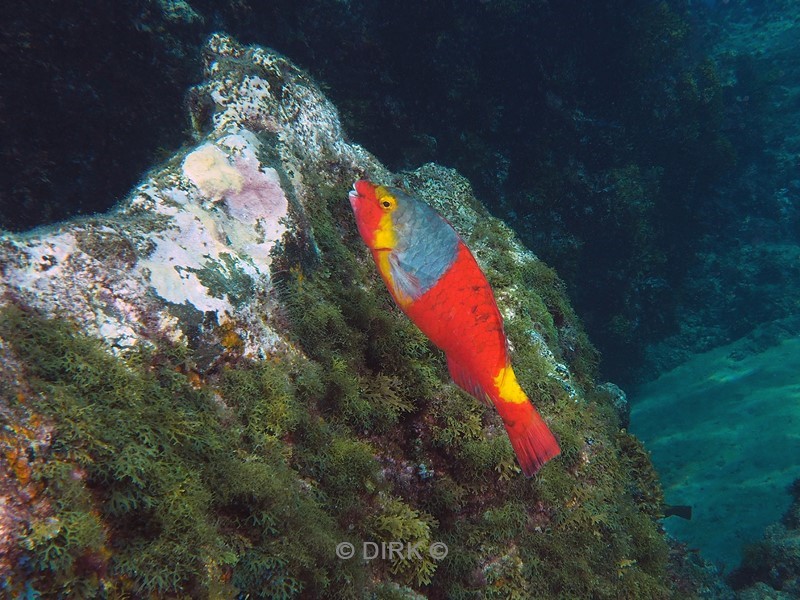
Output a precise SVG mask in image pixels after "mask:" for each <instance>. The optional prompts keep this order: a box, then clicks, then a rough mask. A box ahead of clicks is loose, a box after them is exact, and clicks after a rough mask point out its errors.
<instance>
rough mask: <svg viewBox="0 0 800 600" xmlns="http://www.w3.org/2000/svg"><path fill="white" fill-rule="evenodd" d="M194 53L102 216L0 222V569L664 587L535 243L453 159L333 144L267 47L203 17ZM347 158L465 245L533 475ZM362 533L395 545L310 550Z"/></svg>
mask: <svg viewBox="0 0 800 600" xmlns="http://www.w3.org/2000/svg"><path fill="white" fill-rule="evenodd" d="M205 61H206V75H207V81H206V82H205V83H203V84H201V85H199V86H197V87H196V88H194V89H193V90H191V92H190V94H189V99H188V102H189V106H190V111H191V115H190V116H191V118H192V123H193V125H194V127H195V130H196V133H197V143H196V144H195V145H194V146H193V147H191V148H187V149H185V150H183V151H181V152H179V153H178V154H176V155H175V156H173V157H172V158H170V159H169V160H167V161H166V162H165V163H164V164H162V165H160V166H158V167H156V168H154V169H153V170H152V171H151V172H149V173H148V174H147V176H146V177H145V179H144V181H143V182H142V183H141V184H140V185H139V186H137V187H136V188H135V189H134V190H133V191H132V192H131V194H130V195H129V196H128V197H127V198H126V199H124V200H123V201H122V202H121V203H120V204H119V205H118V206H117V208H116V209H115V210H113V211H111V212H109V213H107V214H104V215H98V216H95V217H93V218H89V219H78V220H73V221H70V222H66V223H62V224H59V225H56V226H53V227H48V228H43V229H39V230H35V231H33V232H30V233H26V234H18V235H15V234H4V235H3V236H2V239H0V265H2V273H3V278H2V283H1V284H0V285H2V304H3V306H2V307H0V344H2V345H1V346H0V351H2V352H3V356H2V357H0V358H2V369H0V392H2V395H3V398H4V403H2V404H0V418H2V420H3V432H2V437H1V438H0V450H2V454H0V462H1V463H2V466H3V468H2V469H0V500H2V503H0V534H2V536H0V537H2V541H1V542H0V549H2V550H3V552H4V557H6V558H3V559H2V560H4V561H5V562H0V590H3V591H7V590H10V593H11V594H12V595H14V596H19V595H22V594H28V595H36V594H41V595H42V596H48V597H49V596H58V595H62V596H65V595H66V596H72V595H81V596H84V597H94V596H98V595H108V596H132V597H149V596H152V597H165V596H182V595H186V594H190V595H192V596H193V597H213V598H216V597H220V598H235V597H244V596H251V597H284V598H293V597H300V596H303V597H334V596H336V597H363V596H365V595H370V594H372V595H373V596H374V597H376V598H390V597H391V598H397V597H406V598H413V597H419V595H420V594H424V595H427V594H430V595H431V596H433V597H444V596H461V597H487V598H488V597H497V598H501V597H504V598H507V597H531V596H539V597H576V598H577V597H594V598H608V599H611V598H643V597H646V598H666V597H668V596H669V595H670V593H671V592H670V590H671V589H672V587H671V583H670V581H669V579H668V576H667V570H666V564H667V554H668V552H667V546H666V543H665V541H664V538H663V535H662V533H661V531H660V529H659V527H658V524H657V519H658V518H659V517H660V516H661V507H662V505H663V497H662V494H661V488H660V485H659V482H658V478H657V475H656V474H655V472H654V471H653V468H652V465H651V463H650V459H649V456H648V453H647V452H646V451H645V449H644V448H643V446H642V445H641V443H640V442H639V441H638V440H636V438H634V437H633V436H631V435H630V434H628V433H627V432H625V431H623V430H621V429H620V427H619V419H618V417H617V414H616V412H615V411H616V410H617V409H616V408H615V407H614V405H613V402H612V396H613V395H614V394H612V393H609V391H608V390H602V389H599V388H598V387H597V385H596V383H595V380H594V378H595V375H596V374H595V366H596V362H597V354H596V352H595V350H594V349H593V347H592V346H591V344H590V343H589V341H588V339H587V338H586V335H585V333H583V330H582V328H581V326H580V323H579V322H578V319H577V317H576V315H575V313H574V311H573V310H572V308H571V306H570V304H569V301H568V300H567V298H566V292H565V289H564V287H565V286H564V284H563V283H562V282H561V281H560V279H559V278H558V277H557V275H556V274H555V273H554V272H553V271H552V269H549V268H548V267H547V266H546V265H544V264H543V263H542V262H541V261H540V260H538V258H537V257H536V256H535V255H533V254H532V253H531V252H530V251H528V250H527V249H525V248H524V247H523V246H522V245H521V244H520V243H519V242H518V240H517V239H516V237H515V236H514V235H513V234H512V233H511V231H510V229H509V228H508V227H507V226H506V225H504V224H503V223H501V222H500V221H498V220H496V219H494V218H492V217H491V216H490V215H489V214H488V212H487V211H486V209H485V208H484V207H483V206H482V205H481V204H480V203H479V202H478V200H477V199H476V198H475V196H474V194H473V192H472V189H471V187H470V185H469V182H468V181H467V180H466V179H465V178H464V177H462V176H461V175H459V174H458V173H457V172H456V171H454V170H452V169H447V168H444V167H441V166H438V165H433V164H427V165H424V166H422V167H420V168H419V169H416V170H415V171H412V172H408V173H400V174H397V175H393V174H391V173H389V172H388V171H387V170H386V169H385V168H384V167H383V166H382V165H381V164H380V163H379V162H378V161H377V160H376V159H375V158H374V157H373V156H371V155H370V154H369V153H368V152H367V151H366V150H364V149H363V148H361V147H359V146H357V145H354V144H350V143H348V142H347V140H346V139H345V136H344V134H343V132H342V129H341V126H340V123H339V119H338V116H337V112H336V109H335V108H334V106H333V105H332V104H331V103H330V102H329V101H328V100H327V99H326V98H325V97H324V95H323V94H322V92H321V91H320V90H319V88H318V87H317V86H316V85H315V84H314V83H313V82H312V81H311V80H310V79H309V78H308V76H307V75H305V74H304V73H303V72H302V71H300V70H299V69H298V68H297V67H295V66H294V65H292V63H291V62H289V61H288V60H287V59H286V58H284V57H282V56H280V55H278V54H276V53H274V52H272V51H270V50H267V49H263V48H258V47H244V46H241V45H239V44H238V43H236V42H235V41H234V40H232V39H230V38H228V37H226V36H223V35H214V36H213V37H212V38H211V39H210V40H209V42H208V45H207V47H206V50H205ZM362 176H368V177H369V178H371V179H373V180H375V181H379V182H381V183H387V184H393V185H401V186H404V187H406V188H407V189H408V190H409V191H410V192H411V193H413V194H415V195H417V196H418V197H420V198H422V199H423V200H425V201H427V202H429V203H430V204H432V205H433V206H434V207H435V208H436V209H437V210H438V211H440V212H441V213H442V214H443V216H445V217H446V218H448V219H449V220H450V221H451V223H452V224H453V226H454V227H455V228H456V229H457V230H458V232H459V234H460V235H461V236H462V238H463V239H464V240H465V242H466V243H467V244H468V245H469V246H470V248H471V249H472V250H473V252H474V254H475V256H476V259H477V260H478V262H479V263H480V266H481V268H482V269H483V270H484V272H485V273H486V276H487V279H488V280H489V282H490V283H491V285H492V286H493V288H494V291H495V295H496V298H497V302H498V306H499V309H500V311H501V312H502V314H503V317H504V319H505V328H506V333H507V336H508V339H509V345H510V350H511V354H512V361H513V364H514V368H515V371H516V372H517V374H518V377H519V379H520V383H521V385H522V386H523V388H524V389H525V390H526V391H527V392H528V393H529V395H530V396H531V397H532V398H535V403H536V405H537V407H538V408H539V409H540V411H541V413H542V414H543V416H544V417H545V418H546V419H547V420H548V425H550V426H551V428H552V430H553V432H554V434H555V435H556V436H558V438H559V443H560V446H561V448H562V454H561V456H560V457H559V458H558V459H555V460H553V461H551V462H550V463H549V464H548V465H546V466H545V467H544V468H543V469H542V471H541V472H540V473H539V474H538V475H537V477H535V478H532V479H526V478H524V477H522V475H521V473H520V471H519V468H518V467H517V465H516V462H515V460H514V455H513V451H512V449H511V446H510V444H509V442H508V439H507V436H506V435H505V434H504V433H503V429H502V422H501V421H500V419H499V417H498V415H497V414H496V412H495V411H492V410H490V409H488V408H487V407H484V406H483V405H480V404H479V403H477V402H474V401H473V400H472V399H470V398H468V397H466V396H465V395H463V394H461V393H460V392H459V391H458V390H457V389H456V387H455V385H454V384H453V383H452V382H451V381H450V379H449V377H448V375H447V373H446V367H445V364H444V361H443V359H442V356H441V353H439V352H437V351H435V350H434V349H432V348H431V346H430V345H429V344H428V343H427V340H425V338H424V337H423V336H422V334H421V333H420V332H419V331H418V330H417V329H416V328H415V327H414V326H413V325H412V324H411V323H410V322H409V321H408V320H407V319H406V318H405V317H403V315H402V314H400V313H399V312H398V311H396V310H395V309H394V308H392V306H391V304H390V302H389V298H388V295H387V294H386V292H385V288H384V286H383V285H382V284H381V282H380V279H379V277H378V275H377V273H376V272H375V269H374V266H373V265H372V264H371V261H370V260H369V258H368V256H367V254H366V252H365V250H364V248H363V245H362V244H361V242H360V241H359V240H358V237H357V236H358V234H357V232H356V230H355V225H354V223H353V221H352V215H351V211H350V206H349V203H348V201H347V191H348V189H349V188H350V186H352V183H353V181H354V180H355V179H357V178H360V177H362ZM109 349H110V350H111V351H110V352H109ZM40 413H41V414H40ZM31 482H34V483H35V484H36V485H35V486H34V488H31V487H30V486H31ZM131 523H136V527H131ZM368 542H369V543H372V544H377V543H382V544H391V543H396V542H400V543H403V544H406V545H412V546H415V547H419V548H420V549H421V550H422V551H423V556H422V557H420V558H419V559H418V560H412V557H410V556H409V557H407V558H402V557H397V556H394V557H393V556H391V555H390V556H389V559H388V560H380V561H379V560H375V561H370V560H366V559H364V560H360V559H354V560H347V559H346V558H344V557H342V556H341V555H340V549H341V546H342V544H350V545H352V546H353V548H365V547H366V546H364V544H366V543H368ZM443 545H444V548H445V549H446V552H445V554H446V555H447V556H446V557H444V558H443V557H442V556H441V555H439V556H438V557H437V556H435V555H434V549H435V548H438V549H439V550H441V549H442V546H443ZM443 561H447V562H446V563H445V562H443Z"/></svg>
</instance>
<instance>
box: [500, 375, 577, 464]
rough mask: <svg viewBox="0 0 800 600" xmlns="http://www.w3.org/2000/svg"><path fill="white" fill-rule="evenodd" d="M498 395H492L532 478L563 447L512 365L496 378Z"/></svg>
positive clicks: (513, 446)
mask: <svg viewBox="0 0 800 600" xmlns="http://www.w3.org/2000/svg"><path fill="white" fill-rule="evenodd" d="M495 381H496V382H497V383H498V385H497V392H498V394H497V397H495V398H492V400H493V401H494V405H495V406H496V407H497V411H498V412H499V413H500V416H501V417H502V418H503V423H504V424H505V426H506V432H507V433H508V439H509V440H511V447H512V448H514V452H515V453H516V455H517V460H518V461H519V466H520V467H521V468H522V472H523V473H525V476H526V477H531V476H532V475H533V474H534V473H536V471H538V470H539V469H541V468H542V465H544V464H545V463H546V462H547V461H548V460H550V459H551V458H553V457H555V456H558V455H559V453H560V452H561V449H560V448H559V447H558V442H557V441H556V438H555V437H554V436H553V434H552V433H551V431H550V429H549V428H548V427H547V423H545V422H544V419H542V417H541V415H540V414H539V413H538V412H537V411H536V409H535V408H534V406H533V404H531V401H530V400H528V397H527V396H526V395H525V392H524V391H522V388H521V387H520V386H519V383H517V378H516V376H515V375H514V371H513V370H512V369H511V367H506V368H505V369H503V370H502V371H501V372H500V374H499V375H498V377H497V379H496V380H495Z"/></svg>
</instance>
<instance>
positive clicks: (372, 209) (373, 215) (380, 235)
mask: <svg viewBox="0 0 800 600" xmlns="http://www.w3.org/2000/svg"><path fill="white" fill-rule="evenodd" d="M398 196H399V195H398V194H396V193H394V192H393V190H392V189H391V188H386V187H384V186H382V185H376V184H374V183H372V182H371V181H367V180H366V179H359V180H358V181H356V182H355V184H354V185H353V189H352V190H351V191H350V194H349V198H350V206H352V207H353V214H354V215H355V218H356V224H357V225H358V232H359V233H360V234H361V237H362V239H363V240H364V243H365V244H366V245H367V247H368V248H369V249H370V250H373V251H378V252H380V251H391V250H393V249H394V248H395V247H396V246H397V243H398V239H397V230H396V228H395V226H394V217H395V216H396V214H397V211H398V210H401V209H402V206H401V204H402V198H400V197H398Z"/></svg>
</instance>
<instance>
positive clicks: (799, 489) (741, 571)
mask: <svg viewBox="0 0 800 600" xmlns="http://www.w3.org/2000/svg"><path fill="white" fill-rule="evenodd" d="M790 491H791V492H792V495H793V497H794V502H793V504H792V506H791V507H790V508H789V510H787V511H786V514H785V515H784V516H783V518H782V519H781V521H779V522H778V523H775V524H773V525H770V526H769V527H767V529H766V532H765V533H764V537H763V539H762V540H760V541H758V542H756V543H754V544H751V545H749V546H748V547H747V548H746V549H745V559H744V560H743V561H742V564H741V566H740V567H739V568H738V569H736V570H735V571H734V572H733V573H732V574H731V576H730V579H731V582H732V583H733V585H734V586H735V587H736V588H738V589H737V596H736V597H737V598H738V599H739V600H756V599H759V598H778V599H782V598H798V597H800V479H798V480H796V481H795V482H794V483H793V484H792V486H791V490H790Z"/></svg>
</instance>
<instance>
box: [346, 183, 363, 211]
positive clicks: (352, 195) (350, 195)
mask: <svg viewBox="0 0 800 600" xmlns="http://www.w3.org/2000/svg"><path fill="white" fill-rule="evenodd" d="M360 197H361V196H360V195H359V193H358V192H357V191H356V185H355V184H353V189H352V190H350V192H349V193H348V194H347V198H348V199H349V200H350V206H352V207H353V210H355V209H356V203H357V202H358V199H359V198H360Z"/></svg>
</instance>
